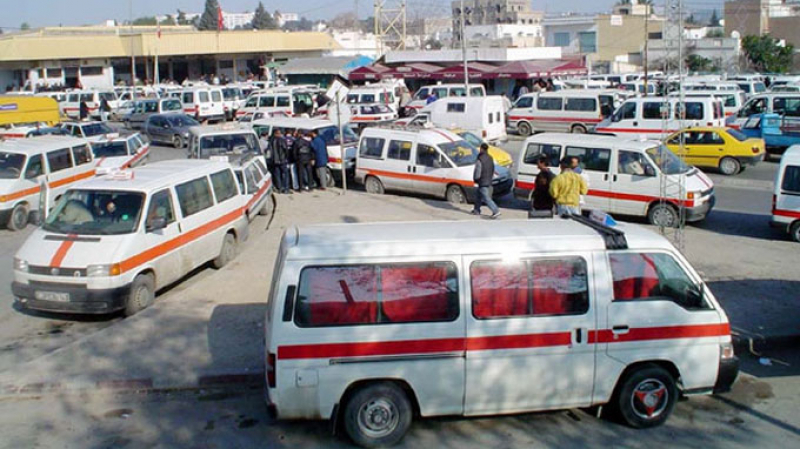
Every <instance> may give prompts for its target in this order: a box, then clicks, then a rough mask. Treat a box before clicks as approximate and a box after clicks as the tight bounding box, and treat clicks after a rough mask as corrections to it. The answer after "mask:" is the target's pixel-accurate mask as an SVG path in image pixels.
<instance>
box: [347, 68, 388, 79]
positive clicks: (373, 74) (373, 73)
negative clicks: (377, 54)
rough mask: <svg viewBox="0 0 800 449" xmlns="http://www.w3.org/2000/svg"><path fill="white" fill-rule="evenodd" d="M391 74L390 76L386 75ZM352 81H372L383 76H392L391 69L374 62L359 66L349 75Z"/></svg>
mask: <svg viewBox="0 0 800 449" xmlns="http://www.w3.org/2000/svg"><path fill="white" fill-rule="evenodd" d="M387 74H389V76H388V77H387V76H385V75H387ZM347 78H348V79H349V80H350V81H370V80H380V79H382V78H392V76H391V69H390V68H389V67H386V66H385V65H383V64H372V65H368V66H363V67H359V68H357V69H355V70H353V71H352V72H350V73H349V74H348V75H347Z"/></svg>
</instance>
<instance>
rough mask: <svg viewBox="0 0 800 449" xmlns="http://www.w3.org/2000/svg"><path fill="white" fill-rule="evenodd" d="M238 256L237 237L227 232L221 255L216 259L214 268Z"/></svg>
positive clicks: (218, 267) (222, 265)
mask: <svg viewBox="0 0 800 449" xmlns="http://www.w3.org/2000/svg"><path fill="white" fill-rule="evenodd" d="M235 258H236V237H234V236H233V234H231V233H227V234H225V239H224V240H223V241H222V249H221V250H220V251H219V256H217V258H216V259H214V268H216V269H220V268H222V267H224V266H225V265H228V263H230V261H232V260H233V259H235Z"/></svg>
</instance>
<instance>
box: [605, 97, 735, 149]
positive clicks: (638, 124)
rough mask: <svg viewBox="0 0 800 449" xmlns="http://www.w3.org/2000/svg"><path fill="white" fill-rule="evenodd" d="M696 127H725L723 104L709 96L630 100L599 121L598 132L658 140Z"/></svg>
mask: <svg viewBox="0 0 800 449" xmlns="http://www.w3.org/2000/svg"><path fill="white" fill-rule="evenodd" d="M695 126H725V112H724V109H723V107H722V102H721V101H719V100H717V99H715V98H710V97H700V98H691V99H685V100H684V105H683V106H681V102H680V99H678V98H671V97H669V98H664V97H648V98H631V99H629V100H627V101H625V103H623V104H622V106H620V107H619V108H618V109H617V110H616V112H614V114H613V115H612V116H611V117H609V118H607V119H605V120H603V121H602V122H600V123H599V124H598V125H597V126H596V127H595V131H596V132H598V133H604V134H612V135H616V136H622V137H628V138H630V139H657V140H661V139H663V138H664V137H666V136H668V135H669V134H672V133H674V132H677V131H679V130H680V129H681V127H683V128H688V127H695Z"/></svg>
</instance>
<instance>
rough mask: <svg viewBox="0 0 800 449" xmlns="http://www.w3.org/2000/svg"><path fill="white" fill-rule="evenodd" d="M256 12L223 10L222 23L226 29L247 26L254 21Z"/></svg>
mask: <svg viewBox="0 0 800 449" xmlns="http://www.w3.org/2000/svg"><path fill="white" fill-rule="evenodd" d="M255 15H256V14H255V13H254V12H241V13H239V12H225V11H222V24H223V25H224V26H225V29H226V30H235V29H236V28H247V27H249V26H250V24H251V23H253V17H254V16H255Z"/></svg>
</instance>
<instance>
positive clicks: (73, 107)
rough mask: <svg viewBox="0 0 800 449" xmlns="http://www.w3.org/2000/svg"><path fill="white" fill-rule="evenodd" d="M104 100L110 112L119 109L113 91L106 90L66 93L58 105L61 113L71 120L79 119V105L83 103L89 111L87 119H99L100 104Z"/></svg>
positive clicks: (117, 100)
mask: <svg viewBox="0 0 800 449" xmlns="http://www.w3.org/2000/svg"><path fill="white" fill-rule="evenodd" d="M103 99H105V100H106V101H107V102H108V105H109V106H110V108H111V110H114V109H116V108H117V107H119V99H118V98H117V94H116V92H114V90H113V89H108V90H74V91H72V92H68V93H67V97H66V99H65V100H64V101H62V102H61V103H59V107H60V108H61V113H62V114H64V115H65V116H67V117H68V118H71V119H78V118H80V107H81V103H82V102H85V103H86V107H87V108H88V109H89V118H96V119H99V118H100V103H101V101H102V100H103Z"/></svg>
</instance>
